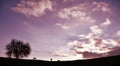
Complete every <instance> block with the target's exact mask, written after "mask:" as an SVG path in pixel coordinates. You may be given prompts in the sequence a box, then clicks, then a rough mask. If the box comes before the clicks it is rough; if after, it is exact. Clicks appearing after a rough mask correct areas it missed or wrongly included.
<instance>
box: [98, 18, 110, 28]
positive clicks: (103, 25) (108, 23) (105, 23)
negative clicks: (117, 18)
mask: <svg viewBox="0 0 120 66" xmlns="http://www.w3.org/2000/svg"><path fill="white" fill-rule="evenodd" d="M110 24H111V21H110V19H108V18H106V20H105V22H103V23H102V24H101V25H100V26H101V27H106V26H108V25H110Z"/></svg>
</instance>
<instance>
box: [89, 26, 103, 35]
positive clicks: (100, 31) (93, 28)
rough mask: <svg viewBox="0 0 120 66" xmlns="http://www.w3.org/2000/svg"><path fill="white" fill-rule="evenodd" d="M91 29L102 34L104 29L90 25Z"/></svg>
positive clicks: (96, 33) (97, 33)
mask: <svg viewBox="0 0 120 66" xmlns="http://www.w3.org/2000/svg"><path fill="white" fill-rule="evenodd" d="M90 30H91V31H92V33H94V34H95V35H101V34H102V33H103V31H102V29H100V27H99V26H97V25H94V26H91V27H90Z"/></svg>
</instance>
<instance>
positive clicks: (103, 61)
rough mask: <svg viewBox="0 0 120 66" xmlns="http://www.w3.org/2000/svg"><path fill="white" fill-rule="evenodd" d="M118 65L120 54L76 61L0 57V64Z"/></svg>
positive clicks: (19, 65)
mask: <svg viewBox="0 0 120 66" xmlns="http://www.w3.org/2000/svg"><path fill="white" fill-rule="evenodd" d="M42 65H43V66H46V65H47V66H54V65H55V66H58V65H60V66H63V65H64V66H68V65H70V66H77V65H78V66H92V65H95V66H97V65H98V66H105V65H106V66H109V65H110V66H120V55H119V56H111V57H105V58H97V59H89V60H76V61H42V60H25V59H19V60H17V59H9V58H2V57H0V66H42Z"/></svg>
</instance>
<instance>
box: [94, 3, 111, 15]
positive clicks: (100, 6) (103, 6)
mask: <svg viewBox="0 0 120 66" xmlns="http://www.w3.org/2000/svg"><path fill="white" fill-rule="evenodd" d="M92 5H93V6H94V8H93V9H92V11H93V12H95V11H102V12H108V13H111V9H110V8H109V4H108V3H105V2H95V1H94V2H93V4H92Z"/></svg>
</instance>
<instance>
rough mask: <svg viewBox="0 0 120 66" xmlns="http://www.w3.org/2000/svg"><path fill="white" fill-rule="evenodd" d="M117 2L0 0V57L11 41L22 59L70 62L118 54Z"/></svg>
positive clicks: (119, 2)
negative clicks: (17, 43) (26, 49)
mask: <svg viewBox="0 0 120 66" xmlns="http://www.w3.org/2000/svg"><path fill="white" fill-rule="evenodd" d="M119 4H120V0H0V57H7V56H6V55H5V52H6V50H5V46H6V45H7V44H9V43H10V41H11V39H17V40H21V41H23V42H28V43H29V44H30V46H31V48H32V52H31V54H30V55H29V56H28V57H27V58H24V59H33V58H34V57H36V58H37V59H40V60H50V58H52V59H53V60H54V61H56V60H62V61H72V60H84V59H94V58H100V57H107V56H115V55H120V20H119V17H120V7H119Z"/></svg>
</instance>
